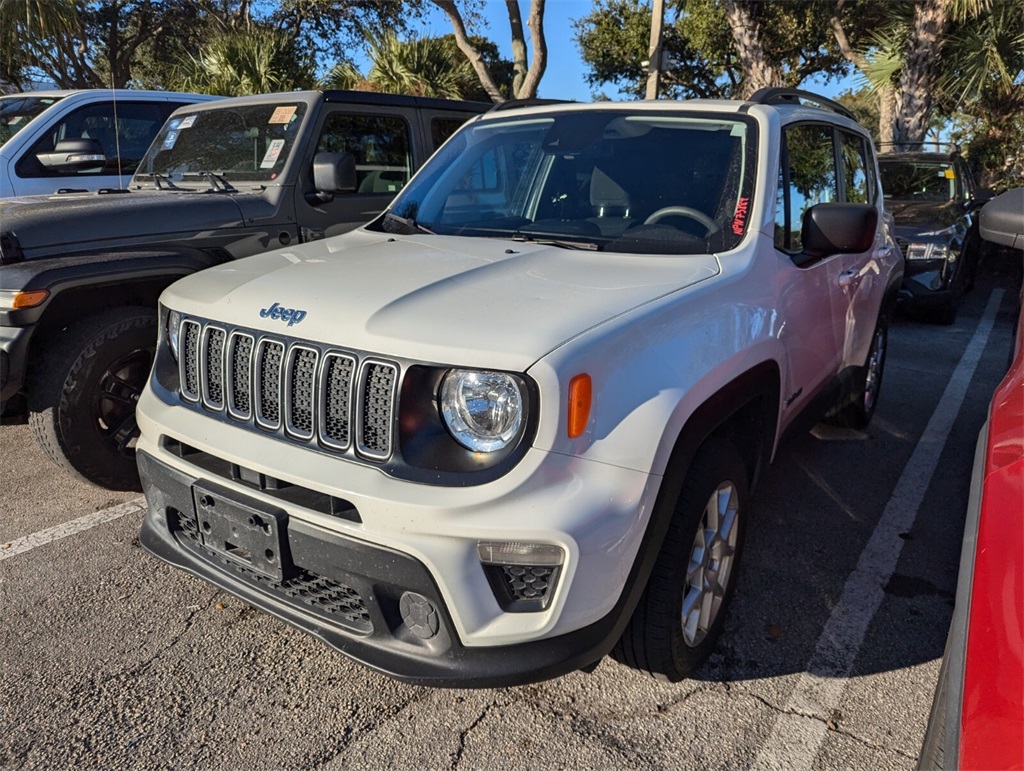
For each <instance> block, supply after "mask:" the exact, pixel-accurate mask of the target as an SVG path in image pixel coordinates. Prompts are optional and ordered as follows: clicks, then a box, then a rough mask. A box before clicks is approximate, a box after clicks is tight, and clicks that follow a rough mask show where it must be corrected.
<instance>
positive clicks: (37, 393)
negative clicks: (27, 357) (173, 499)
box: [29, 308, 157, 490]
mask: <svg viewBox="0 0 1024 771" xmlns="http://www.w3.org/2000/svg"><path fill="white" fill-rule="evenodd" d="M156 338H157V320H156V314H155V313H153V311H152V310H147V309H143V308H117V309H114V310H111V311H107V312H105V313H102V314H100V315H98V316H94V317H92V318H88V319H86V320H84V321H81V322H78V323H77V324H74V325H72V326H70V327H68V328H67V329H66V330H64V331H63V332H62V333H61V336H60V337H59V338H56V339H55V340H54V341H52V343H51V344H50V345H49V346H48V347H47V348H46V349H45V350H40V351H38V352H37V353H38V355H37V356H36V360H37V361H36V365H35V367H34V370H33V372H32V373H31V378H30V388H29V424H30V425H31V427H32V433H33V434H34V435H35V437H36V440H37V441H38V442H39V444H40V445H41V446H42V448H43V450H44V451H45V452H46V454H47V455H48V456H49V457H50V459H51V460H53V462H54V463H56V464H57V465H58V466H59V467H61V468H62V469H64V470H66V471H69V472H71V473H72V474H74V475H76V476H78V477H81V478H82V479H84V480H86V481H87V482H92V483H93V484H97V485H99V486H100V487H105V488H107V489H110V490H139V489H141V488H140V485H139V475H138V470H137V469H136V466H135V442H136V439H137V438H138V435H139V429H138V424H137V423H136V422H135V405H136V403H137V402H138V400H139V396H140V395H141V393H142V389H143V388H144V387H145V385H146V379H147V377H148V376H149V370H150V367H151V366H152V364H153V355H154V352H155V350H156Z"/></svg>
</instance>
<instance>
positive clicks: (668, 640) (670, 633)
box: [612, 439, 749, 683]
mask: <svg viewBox="0 0 1024 771" xmlns="http://www.w3.org/2000/svg"><path fill="white" fill-rule="evenodd" d="M748 479H749V475H748V471H747V468H746V466H745V465H744V463H743V460H742V459H741V458H740V455H739V453H738V452H737V451H736V449H735V447H734V446H733V445H732V444H731V443H729V442H727V441H724V440H721V439H709V440H708V441H706V442H705V443H704V444H703V445H702V446H701V448H700V449H699V450H698V451H697V454H696V456H695V457H694V459H693V462H692V463H691V464H690V468H689V470H688V471H687V475H686V480H685V481H684V482H683V487H682V489H681V491H680V493H679V499H678V500H677V501H676V505H675V513H674V515H673V517H672V522H671V523H670V525H669V529H668V533H667V534H666V535H665V542H664V543H663V544H662V547H661V552H660V553H659V554H658V559H657V561H656V562H655V565H654V569H653V571H652V572H651V577H650V579H649V581H648V583H647V588H646V589H645V590H644V593H643V596H642V597H641V598H640V602H639V603H638V605H637V607H636V610H635V611H634V612H633V616H632V618H631V619H630V621H629V623H628V625H627V626H626V629H625V631H624V632H623V634H622V637H621V638H620V639H619V641H618V643H616V645H615V648H614V649H613V650H612V656H613V658H615V659H616V660H617V661H619V662H620V663H622V664H625V665H627V666H629V667H633V668H634V669H639V670H641V671H644V672H647V673H648V674H650V675H652V676H653V677H655V678H657V679H659V680H665V681H667V682H673V683H674V682H678V681H679V680H682V679H683V678H685V677H687V676H688V675H689V674H690V673H691V672H693V671H694V670H696V669H697V668H698V667H699V666H700V665H701V664H702V663H703V662H704V661H705V660H706V659H707V657H708V656H709V655H710V654H711V651H712V649H713V648H714V646H715V642H716V640H717V639H718V635H719V634H720V633H721V631H722V626H723V624H724V623H725V611H726V608H727V607H728V604H729V601H730V600H731V599H732V595H733V591H734V588H735V584H736V572H737V569H738V567H739V560H740V555H741V554H742V551H743V535H744V528H745V524H744V520H743V517H744V516H745V512H746V511H747V500H748V495H749V494H748Z"/></svg>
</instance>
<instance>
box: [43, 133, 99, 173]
mask: <svg viewBox="0 0 1024 771" xmlns="http://www.w3.org/2000/svg"><path fill="white" fill-rule="evenodd" d="M36 159H37V160H38V161H39V162H40V163H41V164H43V166H45V167H46V168H48V169H52V170H54V171H59V172H61V173H63V174H70V173H72V172H75V171H94V170H96V169H102V168H103V167H104V166H105V165H106V163H107V156H106V155H104V154H103V145H101V144H100V143H99V142H98V141H96V140H95V139H86V138H84V137H83V138H79V139H64V140H61V141H60V142H58V143H57V146H56V147H54V148H53V150H52V152H49V153H36Z"/></svg>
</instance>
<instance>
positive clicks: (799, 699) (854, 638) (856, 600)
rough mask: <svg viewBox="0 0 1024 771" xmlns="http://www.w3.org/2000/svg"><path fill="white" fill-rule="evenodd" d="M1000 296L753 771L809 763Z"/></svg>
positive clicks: (999, 295) (998, 293) (992, 301)
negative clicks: (900, 535)
mask: <svg viewBox="0 0 1024 771" xmlns="http://www.w3.org/2000/svg"><path fill="white" fill-rule="evenodd" d="M1002 299H1003V290H1001V289H997V290H995V291H993V292H992V296H991V297H990V298H989V301H988V305H987V306H986V308H985V312H984V314H983V315H982V317H981V321H979V322H978V328H977V329H976V330H975V332H974V336H973V337H972V338H971V341H970V343H969V344H968V345H967V350H965V351H964V355H963V357H962V358H961V359H960V363H959V364H958V365H957V368H956V370H955V371H954V372H953V375H952V377H950V379H949V383H948V384H947V386H946V390H945V391H944V392H943V394H942V397H941V398H940V399H939V404H938V406H937V407H936V408H935V412H934V413H933V414H932V417H931V419H930V420H929V421H928V425H927V426H926V427H925V430H924V433H923V434H922V435H921V438H920V440H919V441H918V443H917V446H916V447H915V448H914V452H913V454H912V455H911V456H910V460H909V461H908V462H907V465H906V467H905V468H904V469H903V474H902V475H901V476H900V479H899V481H898V482H897V483H896V489H895V490H894V491H893V495H892V497H891V498H890V499H889V502H888V504H886V507H885V511H884V512H883V513H882V518H881V519H880V520H879V522H878V525H877V526H876V527H875V531H874V533H872V535H871V539H870V540H869V541H868V544H867V546H866V547H865V548H864V551H863V552H862V553H861V555H860V559H859V560H858V561H857V567H856V569H855V570H854V571H853V573H852V574H851V575H850V577H849V578H848V579H847V580H846V585H845V586H844V587H843V595H842V597H841V598H840V600H839V603H838V604H837V605H836V607H835V608H834V609H833V611H832V615H831V616H830V617H829V619H828V621H827V622H826V624H825V628H824V629H823V630H822V633H821V637H819V638H818V644H817V646H816V647H815V649H814V653H813V654H812V656H811V659H810V661H808V662H807V671H806V673H804V674H802V675H801V676H800V678H799V680H798V682H797V684H796V688H795V689H794V690H793V694H792V695H791V696H790V698H789V702H788V703H787V704H786V706H785V707H784V708H783V714H782V715H780V716H779V719H778V720H777V721H776V722H775V726H774V728H773V729H772V732H771V735H769V737H768V739H767V741H766V742H765V743H764V745H763V746H762V747H761V751H760V752H759V753H758V756H757V758H756V759H755V761H754V764H753V766H752V768H753V769H772V770H773V771H774V770H775V769H785V770H786V771H798V769H809V768H811V766H812V764H813V763H814V760H815V758H816V757H817V754H818V750H819V749H820V747H821V744H822V742H823V741H824V740H825V736H826V735H827V733H828V726H827V721H830V720H832V712H833V710H834V709H835V707H836V706H837V705H838V704H839V700H840V698H841V697H842V694H843V690H844V689H845V688H846V682H847V677H848V676H849V674H850V671H851V670H852V669H853V663H854V661H855V660H856V658H857V654H858V653H859V652H860V647H861V645H862V644H863V642H864V635H865V633H866V632H867V628H868V625H869V624H870V623H871V619H872V618H874V615H875V612H876V611H877V610H878V607H879V605H881V603H882V598H883V590H884V587H885V585H886V584H887V583H888V581H889V578H890V577H891V576H892V574H893V571H894V570H895V569H896V563H897V561H898V560H899V557H900V551H901V550H902V548H903V543H904V542H903V539H901V538H900V537H899V534H900V533H905V532H907V531H909V530H910V529H911V527H912V526H913V524H914V520H915V518H916V517H917V511H918V509H919V508H920V506H921V501H922V500H923V499H924V495H925V492H926V491H927V489H928V485H929V484H930V483H931V479H932V475H933V474H934V473H935V468H936V466H937V465H938V462H939V456H940V455H941V454H942V449H943V447H944V446H945V444H946V438H947V437H948V436H949V432H950V430H951V429H952V427H953V423H954V421H955V420H956V416H957V414H958V413H959V412H960V405H961V404H962V403H963V400H964V396H965V395H966V393H967V387H968V386H969V385H970V383H971V378H972V377H973V375H974V370H975V368H976V367H977V366H978V361H979V360H980V359H981V354H982V352H983V351H984V350H985V345H986V343H987V342H988V337H989V334H990V333H991V332H992V326H993V324H994V323H995V317H996V313H997V311H998V310H999V304H1000V302H1001V301H1002Z"/></svg>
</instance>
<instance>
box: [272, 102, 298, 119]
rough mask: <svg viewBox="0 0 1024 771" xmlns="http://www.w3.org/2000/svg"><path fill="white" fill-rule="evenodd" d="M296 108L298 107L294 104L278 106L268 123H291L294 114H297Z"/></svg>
mask: <svg viewBox="0 0 1024 771" xmlns="http://www.w3.org/2000/svg"><path fill="white" fill-rule="evenodd" d="M296 109H298V108H297V107H296V106H295V105H294V104H293V105H287V106H284V107H278V108H277V109H276V110H274V112H273V114H272V115H271V116H270V120H268V121H267V123H291V120H292V116H293V115H295V110H296Z"/></svg>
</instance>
